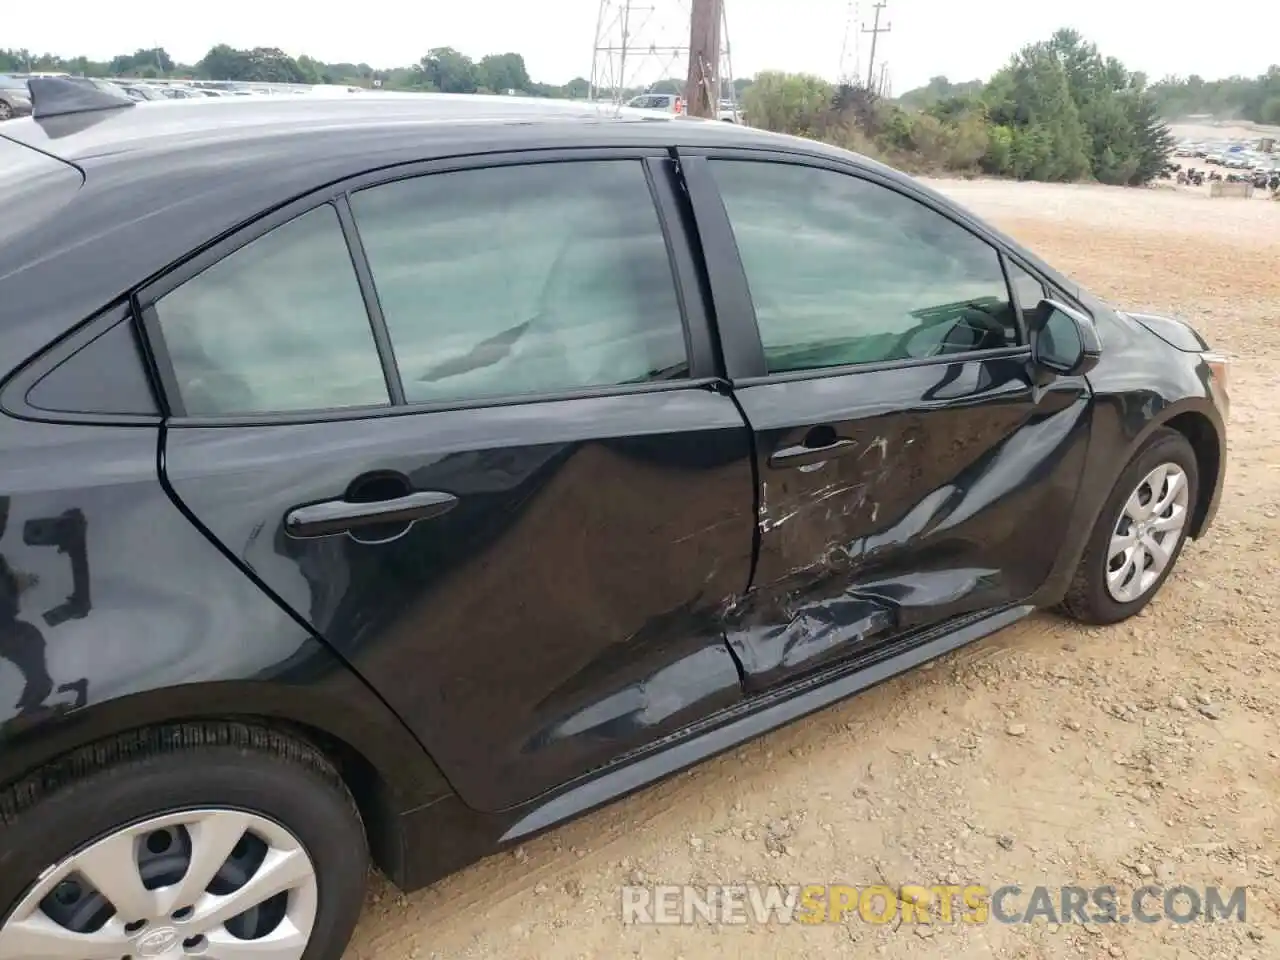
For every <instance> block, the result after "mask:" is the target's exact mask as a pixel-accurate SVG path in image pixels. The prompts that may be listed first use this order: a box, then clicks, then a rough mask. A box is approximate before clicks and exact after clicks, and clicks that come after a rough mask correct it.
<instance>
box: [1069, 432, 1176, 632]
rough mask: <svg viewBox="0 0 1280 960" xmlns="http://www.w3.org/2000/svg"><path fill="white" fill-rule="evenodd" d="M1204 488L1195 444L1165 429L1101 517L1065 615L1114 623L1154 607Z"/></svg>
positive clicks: (1148, 445) (1119, 484)
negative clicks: (1153, 601) (1153, 598)
mask: <svg viewBox="0 0 1280 960" xmlns="http://www.w3.org/2000/svg"><path fill="white" fill-rule="evenodd" d="M1199 489H1200V475H1199V471H1198V470H1197V468H1196V455H1195V451H1194V450H1193V449H1192V448H1191V444H1190V443H1189V442H1188V441H1187V438H1186V437H1184V436H1183V435H1182V434H1180V433H1178V432H1177V431H1176V430H1169V429H1160V430H1157V431H1156V432H1155V433H1154V434H1152V435H1151V438H1150V439H1149V440H1148V441H1147V442H1146V444H1144V445H1143V447H1142V449H1141V450H1139V451H1138V453H1137V455H1136V456H1134V458H1133V460H1132V461H1130V463H1129V466H1128V467H1126V468H1125V470H1124V472H1123V473H1122V474H1121V475H1120V479H1119V480H1118V481H1117V482H1116V486H1115V489H1114V490H1112V492H1111V496H1110V498H1108V500H1107V504H1106V506H1105V507H1104V508H1103V510H1102V513H1101V514H1100V515H1099V516H1098V522H1097V525H1096V526H1095V527H1094V529H1093V533H1092V534H1091V535H1090V537H1089V542H1088V544H1087V545H1086V547H1085V551H1084V556H1082V557H1081V558H1080V565H1079V567H1077V568H1076V572H1075V576H1074V578H1073V579H1072V582H1071V586H1070V588H1069V589H1068V590H1067V595H1066V598H1065V599H1064V600H1063V602H1062V608H1063V610H1064V611H1065V612H1066V613H1067V614H1068V615H1070V616H1072V617H1074V618H1075V619H1077V620H1080V621H1083V622H1085V623H1093V624H1106V623H1118V622H1119V621H1121V620H1125V619H1127V618H1129V617H1131V616H1133V615H1134V614H1135V613H1137V612H1138V611H1139V610H1141V609H1142V608H1143V607H1145V606H1146V605H1147V604H1148V603H1150V602H1151V598H1152V597H1154V596H1155V595H1156V592H1157V591H1158V590H1159V589H1160V586H1161V584H1163V583H1164V581H1165V578H1166V577H1168V576H1169V574H1170V573H1171V572H1172V570H1173V567H1174V564H1175V563H1177V561H1178V556H1179V554H1181V552H1182V545H1183V544H1184V543H1185V542H1186V538H1187V529H1188V524H1189V522H1190V519H1191V510H1192V508H1193V506H1194V505H1195V503H1196V495H1197V493H1198V491H1199Z"/></svg>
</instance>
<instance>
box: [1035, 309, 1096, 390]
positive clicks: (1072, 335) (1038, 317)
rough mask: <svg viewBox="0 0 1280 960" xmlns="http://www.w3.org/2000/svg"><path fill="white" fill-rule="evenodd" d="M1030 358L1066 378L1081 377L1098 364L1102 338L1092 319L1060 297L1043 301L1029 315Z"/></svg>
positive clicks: (1038, 364) (1040, 365) (1041, 366)
mask: <svg viewBox="0 0 1280 960" xmlns="http://www.w3.org/2000/svg"><path fill="white" fill-rule="evenodd" d="M1027 322H1028V326H1030V328H1031V329H1030V333H1031V359H1032V360H1033V361H1034V362H1035V364H1036V365H1037V366H1038V367H1040V368H1042V369H1044V370H1049V371H1052V372H1053V373H1056V374H1058V375H1060V376H1064V377H1079V376H1083V375H1084V374H1086V373H1088V372H1089V371H1090V370H1092V369H1093V368H1094V367H1096V366H1097V365H1098V360H1099V359H1101V357H1102V341H1101V340H1100V339H1099V338H1098V328H1097V327H1095V326H1094V325H1093V320H1092V319H1091V318H1090V317H1088V316H1086V315H1085V314H1084V313H1081V312H1080V311H1079V310H1077V309H1075V308H1074V307H1068V306H1067V305H1066V304H1064V303H1061V302H1059V301H1057V300H1041V301H1040V303H1039V305H1038V306H1037V307H1036V309H1035V311H1034V313H1032V314H1030V315H1028V317H1027Z"/></svg>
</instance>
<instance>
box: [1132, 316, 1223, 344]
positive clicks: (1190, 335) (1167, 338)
mask: <svg viewBox="0 0 1280 960" xmlns="http://www.w3.org/2000/svg"><path fill="white" fill-rule="evenodd" d="M1124 315H1125V316H1126V317H1128V318H1129V319H1130V320H1133V321H1134V322H1136V323H1138V324H1140V325H1141V326H1143V327H1145V328H1146V329H1147V330H1148V331H1150V332H1151V333H1154V334H1155V335H1156V336H1157V337H1159V338H1160V339H1161V340H1163V341H1164V342H1165V343H1167V344H1169V346H1171V347H1176V348H1177V349H1179V350H1182V351H1183V352H1185V353H1202V352H1203V351H1205V350H1208V349H1209V343H1208V341H1206V340H1205V338H1204V337H1202V336H1201V335H1200V334H1199V333H1198V332H1197V331H1196V329H1195V327H1193V326H1191V324H1189V323H1186V322H1185V321H1183V320H1175V319H1173V318H1172V317H1162V316H1160V315H1159V314H1155V313H1130V312H1128V311H1125V314H1124Z"/></svg>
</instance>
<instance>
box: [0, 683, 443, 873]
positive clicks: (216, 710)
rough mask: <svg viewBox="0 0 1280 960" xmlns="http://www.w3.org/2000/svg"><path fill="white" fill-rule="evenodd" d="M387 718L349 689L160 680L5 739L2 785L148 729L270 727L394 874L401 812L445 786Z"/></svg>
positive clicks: (399, 862)
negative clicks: (330, 774) (344, 806)
mask: <svg viewBox="0 0 1280 960" xmlns="http://www.w3.org/2000/svg"><path fill="white" fill-rule="evenodd" d="M379 706H381V705H380V704H379ZM382 709H383V710H385V709H386V708H382ZM391 719H392V721H393V722H387V720H386V718H380V717H377V716H371V715H370V714H369V713H368V712H367V710H364V709H361V706H360V705H359V704H358V703H357V704H353V703H352V701H351V699H350V698H347V697H340V696H332V695H328V694H325V693H320V692H317V691H314V690H309V689H300V688H298V687H292V686H289V685H287V684H279V683H272V682H269V681H225V682H209V683H199V684H188V685H181V686H177V687H168V688H164V689H161V690H153V691H146V692H143V693H137V694H132V695H128V696H124V697H120V698H117V699H112V700H109V701H105V702H102V703H98V704H93V705H91V706H88V707H85V708H84V709H81V710H77V711H75V712H74V713H71V714H67V715H65V716H63V717H59V718H54V719H51V720H48V721H46V722H45V723H42V724H41V725H40V726H39V727H37V728H36V729H35V730H32V731H30V732H29V733H28V734H26V735H23V736H18V737H14V738H12V739H11V740H8V741H6V742H5V743H4V744H3V748H2V749H0V786H5V785H9V784H13V783H15V782H17V781H21V780H22V779H24V778H28V777H30V776H31V775H32V774H33V773H35V772H36V771H38V770H40V769H41V768H42V767H45V766H47V765H49V764H52V763H54V762H56V761H58V760H59V759H61V758H64V757H67V756H68V755H70V754H73V753H76V752H80V751H84V750H85V749H86V748H90V749H91V748H93V747H94V746H96V745H102V744H107V743H111V742H113V741H118V740H120V739H121V738H124V737H128V736H130V735H135V734H138V733H140V732H142V731H146V730H153V729H156V728H170V729H171V728H176V727H181V726H182V725H183V724H201V723H218V722H222V723H236V724H242V725H244V726H248V727H257V728H262V729H268V730H272V731H275V732H278V733H283V734H285V735H290V736H293V737H294V738H296V739H299V740H302V741H303V742H305V743H307V744H309V745H311V746H312V747H314V748H316V749H317V750H319V751H320V752H321V753H322V754H323V755H324V756H325V757H326V758H327V759H328V760H329V761H330V762H331V763H332V764H333V765H334V767H335V769H336V770H337V772H338V774H339V776H341V778H342V780H343V783H344V784H345V785H346V787H347V789H348V790H349V791H350V792H351V795H352V798H353V799H354V800H355V802H356V806H357V807H358V808H359V811H360V816H361V818H362V820H363V821H364V827H365V832H366V835H367V837H368V842H369V847H370V852H371V854H372V856H373V859H374V861H375V863H376V864H377V865H378V867H379V868H380V869H381V870H383V872H384V873H386V874H387V875H388V876H389V877H390V878H391V879H392V880H393V881H394V880H396V879H397V878H398V877H400V876H402V875H403V873H404V869H405V864H404V858H405V842H404V837H403V835H402V831H401V818H402V815H403V814H405V813H406V812H409V811H411V810H414V809H417V808H419V807H422V806H425V805H428V804H430V803H433V802H435V801H436V800H439V799H441V798H443V797H445V796H448V795H449V794H450V793H451V792H452V791H451V790H450V788H449V786H448V784H447V783H446V782H445V780H444V777H443V776H442V775H441V774H440V772H439V770H438V769H437V768H436V767H435V765H434V763H433V762H432V761H431V759H430V757H429V756H428V755H427V753H426V751H425V749H424V748H423V747H422V746H421V745H420V744H419V743H418V742H417V740H416V739H414V738H413V737H412V735H411V734H409V732H408V731H407V730H406V729H405V728H404V727H403V726H402V725H401V724H400V722H399V720H398V719H396V718H394V717H392V718H391ZM2 816H3V811H0V817H2Z"/></svg>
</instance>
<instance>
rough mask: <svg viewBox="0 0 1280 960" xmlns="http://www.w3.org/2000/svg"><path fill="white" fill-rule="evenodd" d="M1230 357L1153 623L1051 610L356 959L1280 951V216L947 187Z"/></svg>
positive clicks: (549, 854)
mask: <svg viewBox="0 0 1280 960" xmlns="http://www.w3.org/2000/svg"><path fill="white" fill-rule="evenodd" d="M935 185H936V186H939V187H940V188H941V189H943V190H944V191H945V192H948V193H950V194H952V195H953V196H955V197H956V198H957V199H959V200H960V201H961V202H963V203H965V204H967V205H968V206H970V207H972V208H973V209H975V210H977V211H978V212H979V213H981V214H983V215H984V216H987V217H989V218H990V219H991V220H993V221H994V222H996V223H998V224H999V225H1000V226H1001V227H1002V228H1004V229H1005V230H1007V231H1008V232H1009V233H1011V234H1013V235H1014V236H1016V237H1018V238H1019V239H1020V240H1022V241H1024V242H1026V243H1028V244H1029V245H1030V246H1032V247H1033V248H1035V249H1036V250H1038V251H1039V252H1041V253H1042V254H1044V255H1046V256H1047V257H1048V258H1049V259H1050V260H1052V261H1053V262H1055V263H1056V264H1058V265H1060V266H1061V267H1062V268H1063V269H1065V270H1066V271H1067V272H1069V273H1070V274H1072V275H1074V276H1075V277H1077V278H1078V279H1079V280H1081V281H1082V282H1084V283H1085V284H1087V285H1089V286H1090V287H1091V288H1092V289H1094V290H1096V291H1097V292H1098V293H1100V294H1102V295H1103V296H1106V297H1109V298H1110V299H1111V300H1113V301H1114V302H1117V303H1122V304H1124V305H1127V306H1130V307H1133V308H1144V309H1149V310H1155V311H1163V312H1166V313H1172V314H1175V315H1181V316H1184V317H1187V318H1190V319H1194V321H1195V322H1196V324H1197V325H1198V326H1199V328H1200V329H1201V330H1202V331H1203V332H1204V333H1205V334H1206V335H1207V336H1208V337H1209V338H1210V339H1211V340H1212V341H1213V342H1214V343H1215V346H1217V347H1218V348H1220V349H1221V350H1222V351H1223V352H1226V353H1227V354H1228V355H1230V356H1232V357H1233V358H1235V359H1236V363H1235V365H1234V369H1233V370H1232V373H1231V394H1232V423H1231V438H1230V443H1231V449H1230V453H1229V471H1228V477H1227V484H1228V490H1227V494H1226V497H1225V500H1224V503H1223V506H1222V509H1221V511H1220V513H1219V518H1218V522H1217V524H1216V526H1215V527H1214V529H1213V530H1212V532H1211V534H1210V535H1209V536H1208V537H1207V538H1206V539H1204V540H1202V541H1201V542H1199V543H1195V544H1191V545H1189V546H1188V548H1187V550H1186V551H1185V553H1184V554H1183V558H1182V562H1181V564H1180V567H1179V569H1178V570H1177V571H1176V572H1175V573H1174V575H1173V577H1172V579H1171V580H1170V581H1169V582H1168V583H1167V584H1166V586H1165V588H1164V591H1163V592H1162V594H1161V595H1160V597H1159V599H1158V600H1157V601H1156V602H1155V603H1154V604H1153V605H1152V606H1151V607H1149V608H1148V610H1147V611H1146V612H1145V613H1144V615H1143V616H1141V617H1139V618H1137V619H1135V620H1134V621H1131V622H1129V623H1127V624H1124V625H1121V626H1117V627H1114V628H1109V629H1081V628H1079V627H1077V626H1075V625H1073V624H1071V623H1069V622H1066V621H1064V620H1061V619H1059V618H1057V617H1055V616H1052V615H1049V614H1042V615H1038V616H1036V617H1034V618H1032V619H1031V620H1029V621H1027V622H1024V623H1023V624H1021V625H1019V626H1017V627H1014V628H1012V629H1009V630H1006V631H1004V632H1003V633H1001V634H998V635H996V636H994V637H991V638H990V639H988V640H986V641H984V642H982V643H979V644H977V645H975V646H971V647H968V648H966V649H964V650H961V651H959V652H957V653H955V654H953V655H951V656H949V657H946V658H945V659H943V660H941V661H938V662H936V663H935V664H932V665H930V667H928V668H925V669H920V670H917V671H915V672H913V673H911V674H909V675H906V676H904V677H901V678H899V679H897V680H895V681H893V682H890V683H888V684H886V685H883V686H881V687H879V688H877V689H875V690H873V691H870V692H869V693H867V694H865V695H863V696H860V697H857V698H855V699H853V700H851V701H848V702H846V703H844V704H841V705H838V706H836V707H833V708H831V709H829V710H827V711H825V712H823V713H820V714H817V715H816V716H814V717H811V718H809V719H808V720H806V721H803V722H800V723H798V724H795V725H793V726H791V727H789V728H787V729H785V730H782V731H779V732H776V733H774V734H773V735H771V736H769V737H766V738H764V739H762V740H760V741H757V742H755V743H752V744H750V745H748V746H746V747H744V748H743V749H741V750H739V751H737V752H736V753H732V754H729V755H726V756H724V757H721V758H719V759H716V760H713V761H711V762H709V763H706V764H704V765H702V766H700V767H698V768H696V769H694V770H693V771H691V772H689V773H687V774H684V775H682V776H680V777H678V778H676V779H674V780H672V781H668V782H666V783H663V784H660V785H658V786H655V787H653V788H651V789H649V790H646V791H644V792H643V793H640V794H638V795H636V796H634V797H632V798H629V799H627V800H625V801H623V802H621V803H619V804H616V805H614V806H612V807H609V808H607V809H604V810H601V811H599V812H597V813H595V814H593V815H591V816H589V817H587V818H586V819H585V820H582V821H579V822H576V823H573V824H570V825H568V826H566V827H564V828H562V829H560V830H558V831H556V832H554V833H552V834H550V835H548V836H545V837H543V838H540V839H538V840H536V841H535V842H532V843H529V844H528V845H526V846H525V847H522V848H520V849H518V850H516V851H514V852H509V853H504V854H502V855H499V856H495V857H492V858H490V859H489V860H487V861H485V862H483V863H480V864H477V865H476V866H474V867H472V868H470V869H468V870H466V871H464V872H462V873H460V874H458V875H455V876H453V877H450V878H448V879H446V880H444V881H442V882H441V883H439V884H437V885H436V886H434V887H433V888H431V889H429V890H425V891H422V892H419V893H416V894H414V895H411V896H408V897H404V896H401V895H400V894H398V893H397V892H395V891H394V890H393V889H391V888H390V887H388V886H387V885H386V884H385V883H383V882H382V881H380V880H375V881H374V882H373V884H372V887H371V893H370V897H369V901H368V905H367V908H366V910H365V913H364V917H363V920H362V922H361V925H360V928H359V930H358V931H357V934H356V938H355V940H354V942H353V944H352V947H351V948H350V950H349V952H348V954H347V960H357V958H359V960H373V958H377V960H406V958H420V960H425V958H428V957H475V958H489V957H492V958H503V960H508V958H512V960H514V958H538V960H557V958H578V957H589V958H597V957H598V958H609V960H612V958H626V957H646V958H668V960H675V958H684V960H699V958H709V957H738V956H741V957H748V958H767V957H785V958H794V957H863V956H871V957H880V956H883V957H889V958H920V957H933V956H937V957H953V958H960V957H975V958H977V957H982V958H992V957H999V958H1028V960H1030V958H1036V960H1057V958H1067V957H1070V958H1079V957H1086V958H1093V957H1127V958H1131V960H1165V958H1170V960H1172V958H1191V957H1195V958H1209V957H1212V958H1214V960H1227V958H1257V960H1263V958H1268V957H1272V958H1274V957H1277V956H1280V880H1278V879H1277V878H1276V876H1275V871H1276V869H1277V861H1278V860H1280V848H1278V847H1277V829H1278V828H1280V824H1277V797H1280V759H1278V758H1280V737H1278V736H1277V707H1278V705H1280V654H1278V653H1277V647H1276V643H1275V622H1276V613H1277V611H1280V429H1277V427H1278V426H1280V402H1278V401H1277V394H1271V395H1270V396H1271V399H1270V400H1268V399H1267V398H1268V391H1269V390H1274V389H1276V388H1277V386H1280V203H1270V202H1265V201H1260V200H1254V201H1245V200H1209V199H1207V198H1206V197H1205V196H1204V195H1203V194H1200V193H1192V192H1189V191H1179V190H1176V189H1151V190H1123V189H1114V188H1104V187H1087V186H1054V185H1045V184H1010V183H1000V182H989V181H970V182H958V181H943V182H938V183H937V184H935ZM750 880H754V881H758V882H762V883H783V884H789V883H836V882H838V883H848V884H854V885H858V886H862V885H866V884H879V883H887V884H889V885H890V886H895V887H896V886H898V885H900V884H905V883H926V884H927V883H944V882H961V883H969V882H976V883H984V884H988V885H991V886H995V885H998V884H1001V883H1011V882H1013V883H1019V884H1021V885H1022V886H1023V887H1026V888H1030V887H1032V886H1035V885H1037V884H1045V885H1054V884H1079V885H1083V886H1087V887H1092V886H1095V885H1100V884H1108V883H1110V884H1115V885H1117V886H1118V887H1121V888H1124V889H1129V888H1133V887H1137V886H1141V885H1143V884H1146V883H1158V884H1163V885H1165V886H1173V885H1175V884H1189V885H1192V886H1198V887H1203V886H1204V885H1211V884H1216V885H1226V886H1235V885H1248V887H1249V900H1248V914H1247V919H1246V922H1244V923H1222V922H1220V923H1215V924H1202V923H1193V924H1185V925H1179V924H1174V923H1168V922H1162V923H1157V924H1152V925H1126V926H1116V925H1111V926H1102V927H1092V926H1091V927H1083V926H1081V925H1078V924H1066V925H1063V926H1060V927H1059V926H1055V925H1052V924H1047V923H1043V922H1037V923H1034V924H1031V925H1027V926H1010V925H1004V924H999V923H990V924H984V925H975V924H963V923H958V924H951V925H947V924H935V925H934V926H931V927H925V928H920V929H916V928H914V927H909V926H904V927H901V928H899V929H893V928H892V927H889V926H874V925H869V924H867V923H865V922H863V921H861V920H859V919H858V918H857V916H856V913H855V914H854V916H853V917H852V918H851V919H850V921H849V922H846V923H844V924H825V925H820V926H812V927H811V926H798V925H788V926H779V925H768V926H765V925H758V926H757V925H745V926H719V927H717V926H711V925H708V924H707V923H705V922H699V923H697V924H694V925H690V926H673V927H656V926H634V925H632V926H627V925H624V924H623V923H622V922H621V911H620V894H619V887H620V886H621V885H622V884H626V883H629V882H633V883H634V882H642V883H686V882H692V883H712V882H715V883H735V882H743V881H750Z"/></svg>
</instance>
